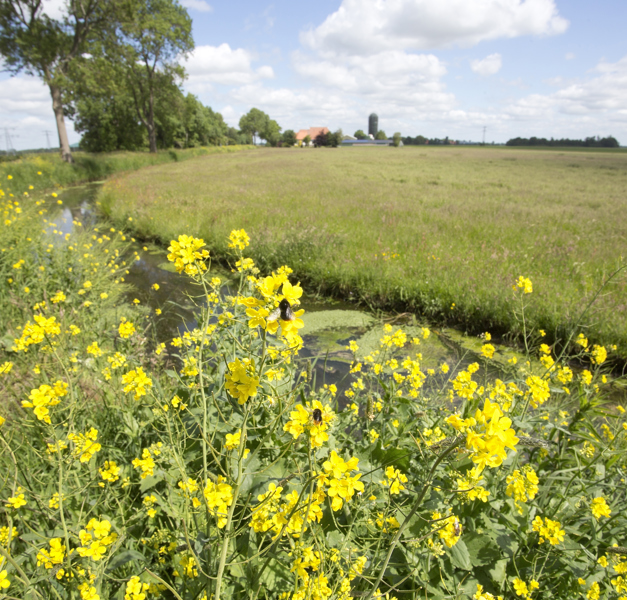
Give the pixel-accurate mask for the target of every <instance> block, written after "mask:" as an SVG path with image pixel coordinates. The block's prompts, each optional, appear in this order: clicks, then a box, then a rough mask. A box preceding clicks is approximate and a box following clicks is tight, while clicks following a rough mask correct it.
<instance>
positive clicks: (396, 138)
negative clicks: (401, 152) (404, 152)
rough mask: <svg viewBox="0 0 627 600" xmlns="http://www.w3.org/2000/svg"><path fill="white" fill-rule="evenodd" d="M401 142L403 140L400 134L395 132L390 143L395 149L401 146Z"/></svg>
mask: <svg viewBox="0 0 627 600" xmlns="http://www.w3.org/2000/svg"><path fill="white" fill-rule="evenodd" d="M402 141H403V138H402V137H401V134H400V132H398V131H397V132H396V133H395V134H394V135H393V136H392V142H393V144H394V147H395V148H398V147H399V146H400V145H401V142H402Z"/></svg>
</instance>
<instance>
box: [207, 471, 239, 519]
mask: <svg viewBox="0 0 627 600" xmlns="http://www.w3.org/2000/svg"><path fill="white" fill-rule="evenodd" d="M225 481H226V479H225V478H224V477H222V476H221V475H220V476H219V477H218V478H217V479H216V482H215V483H214V482H213V481H208V482H207V485H206V486H205V489H204V490H203V495H204V497H205V500H206V501H207V507H208V509H209V513H210V514H211V515H213V516H214V517H217V518H218V528H219V529H222V528H223V527H224V526H225V525H226V523H227V515H228V510H229V506H231V504H233V488H232V487H231V486H230V485H229V484H228V483H225Z"/></svg>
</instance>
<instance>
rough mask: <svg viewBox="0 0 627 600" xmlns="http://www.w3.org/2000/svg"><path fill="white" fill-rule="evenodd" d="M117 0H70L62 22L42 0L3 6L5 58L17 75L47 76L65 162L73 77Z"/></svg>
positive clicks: (11, 0) (15, 0)
mask: <svg viewBox="0 0 627 600" xmlns="http://www.w3.org/2000/svg"><path fill="white" fill-rule="evenodd" d="M112 5H113V2H99V1H98V0H85V1H84V2H68V3H67V5H66V6H65V9H66V13H65V15H64V16H63V17H62V18H61V19H60V20H55V19H51V18H50V17H48V16H47V15H46V14H45V13H44V12H43V5H42V2H41V0H6V1H4V2H2V3H1V4H0V56H2V57H3V59H4V64H5V65H6V67H7V69H8V70H9V71H11V72H13V73H19V72H20V71H25V72H26V73H28V74H30V75H36V76H38V77H41V78H42V79H43V81H44V83H45V84H46V85H47V86H48V87H49V89H50V94H51V97H52V108H53V111H54V113H55V117H56V121H57V129H58V132H59V139H60V142H61V153H62V155H63V158H64V160H68V161H69V160H71V152H70V146H69V141H68V138H67V132H66V128H65V121H64V101H65V98H64V96H66V94H67V89H66V88H67V77H68V74H69V72H70V70H71V68H72V66H73V64H74V63H75V62H76V61H77V60H79V59H80V57H81V55H82V54H83V53H84V52H85V51H86V49H87V45H88V43H89V41H90V39H92V38H93V34H94V32H95V31H96V30H97V29H98V28H100V27H102V26H103V25H104V24H105V23H107V22H108V20H109V18H110V16H111V12H110V11H111V7H112Z"/></svg>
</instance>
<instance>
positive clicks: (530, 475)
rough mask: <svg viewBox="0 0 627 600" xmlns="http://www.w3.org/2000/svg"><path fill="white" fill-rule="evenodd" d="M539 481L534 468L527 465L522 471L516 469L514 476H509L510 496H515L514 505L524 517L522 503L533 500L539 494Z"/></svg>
mask: <svg viewBox="0 0 627 600" xmlns="http://www.w3.org/2000/svg"><path fill="white" fill-rule="evenodd" d="M538 483H539V479H538V476H537V475H536V472H535V471H534V470H533V467H531V466H530V465H525V466H524V467H523V468H522V470H519V469H516V470H515V471H514V473H513V474H512V475H508V476H507V489H506V490H505V493H506V494H507V495H508V496H514V504H515V505H516V508H517V509H518V512H519V513H520V514H521V515H522V513H523V509H522V503H523V502H527V500H533V499H534V498H535V496H536V494H537V493H538Z"/></svg>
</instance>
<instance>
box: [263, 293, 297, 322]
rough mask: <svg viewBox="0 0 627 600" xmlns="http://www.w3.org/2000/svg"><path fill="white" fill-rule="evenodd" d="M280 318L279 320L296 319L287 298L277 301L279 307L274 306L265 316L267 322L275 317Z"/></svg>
mask: <svg viewBox="0 0 627 600" xmlns="http://www.w3.org/2000/svg"><path fill="white" fill-rule="evenodd" d="M279 318H280V319H281V321H294V320H295V319H296V315H295V314H294V311H293V310H292V307H291V305H290V303H289V302H288V301H287V299H285V298H283V300H281V302H279V308H275V309H274V310H273V311H272V312H271V313H270V314H269V315H268V317H267V318H266V321H268V323H271V322H272V321H276V320H277V319H279Z"/></svg>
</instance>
